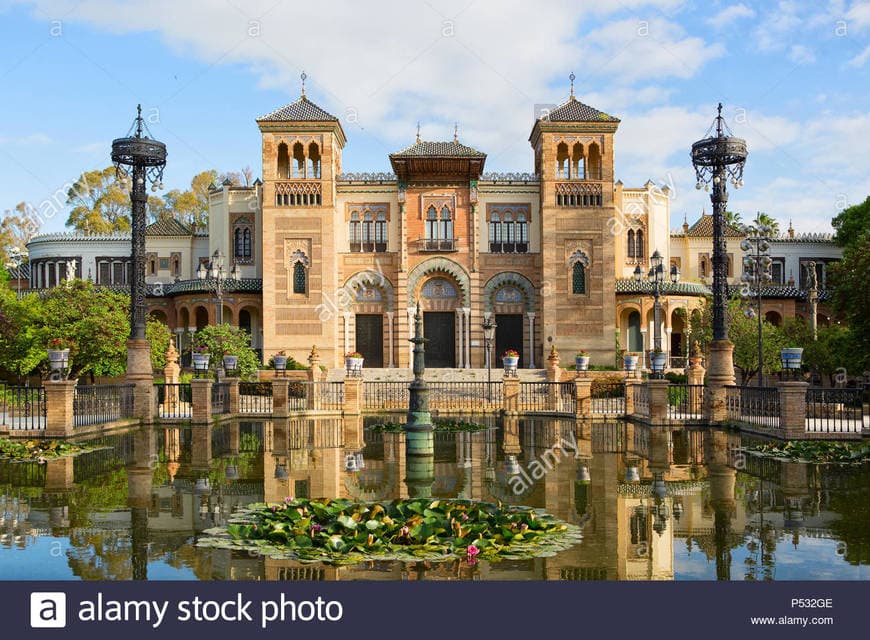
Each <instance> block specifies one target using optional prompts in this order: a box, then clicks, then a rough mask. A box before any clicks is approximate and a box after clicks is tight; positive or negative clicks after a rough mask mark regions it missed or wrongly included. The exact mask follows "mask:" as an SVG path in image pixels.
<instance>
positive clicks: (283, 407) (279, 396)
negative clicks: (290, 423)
mask: <svg viewBox="0 0 870 640" xmlns="http://www.w3.org/2000/svg"><path fill="white" fill-rule="evenodd" d="M289 414H290V380H288V379H287V378H272V417H273V418H286V417H287V416H288V415H289Z"/></svg>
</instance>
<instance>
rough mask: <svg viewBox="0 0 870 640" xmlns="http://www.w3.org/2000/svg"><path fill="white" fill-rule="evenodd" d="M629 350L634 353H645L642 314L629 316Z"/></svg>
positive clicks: (633, 313)
mask: <svg viewBox="0 0 870 640" xmlns="http://www.w3.org/2000/svg"><path fill="white" fill-rule="evenodd" d="M628 350H629V351H631V352H634V353H638V352H640V351H643V334H642V333H641V332H640V313H638V312H637V311H632V312H631V313H629V314H628Z"/></svg>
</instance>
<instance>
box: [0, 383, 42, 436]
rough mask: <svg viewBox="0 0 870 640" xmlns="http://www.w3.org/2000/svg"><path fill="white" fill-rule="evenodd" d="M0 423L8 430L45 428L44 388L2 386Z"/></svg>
mask: <svg viewBox="0 0 870 640" xmlns="http://www.w3.org/2000/svg"><path fill="white" fill-rule="evenodd" d="M0 390H2V397H0V403H2V405H0V424H5V425H6V426H7V427H8V428H9V429H10V430H14V431H18V430H25V429H45V388H44V387H16V386H5V385H4V386H3V387H2V388H0Z"/></svg>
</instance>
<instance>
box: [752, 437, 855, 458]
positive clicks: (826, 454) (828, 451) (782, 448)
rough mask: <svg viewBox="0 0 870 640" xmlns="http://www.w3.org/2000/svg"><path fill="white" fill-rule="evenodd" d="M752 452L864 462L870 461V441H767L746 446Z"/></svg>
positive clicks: (788, 456)
mask: <svg viewBox="0 0 870 640" xmlns="http://www.w3.org/2000/svg"><path fill="white" fill-rule="evenodd" d="M745 450H746V451H748V452H750V453H755V454H758V455H764V456H769V457H774V458H786V459H788V460H794V461H801V462H813V463H838V464H847V463H862V462H868V461H870V442H861V443H844V442H826V441H823V440H792V441H789V442H765V443H764V444H758V445H752V446H749V447H745Z"/></svg>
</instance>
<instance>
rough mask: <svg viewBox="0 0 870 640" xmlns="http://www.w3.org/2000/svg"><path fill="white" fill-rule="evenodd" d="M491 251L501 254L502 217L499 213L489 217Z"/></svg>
mask: <svg viewBox="0 0 870 640" xmlns="http://www.w3.org/2000/svg"><path fill="white" fill-rule="evenodd" d="M489 251H490V253H501V216H499V215H498V214H497V213H493V214H491V215H490V217H489Z"/></svg>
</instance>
